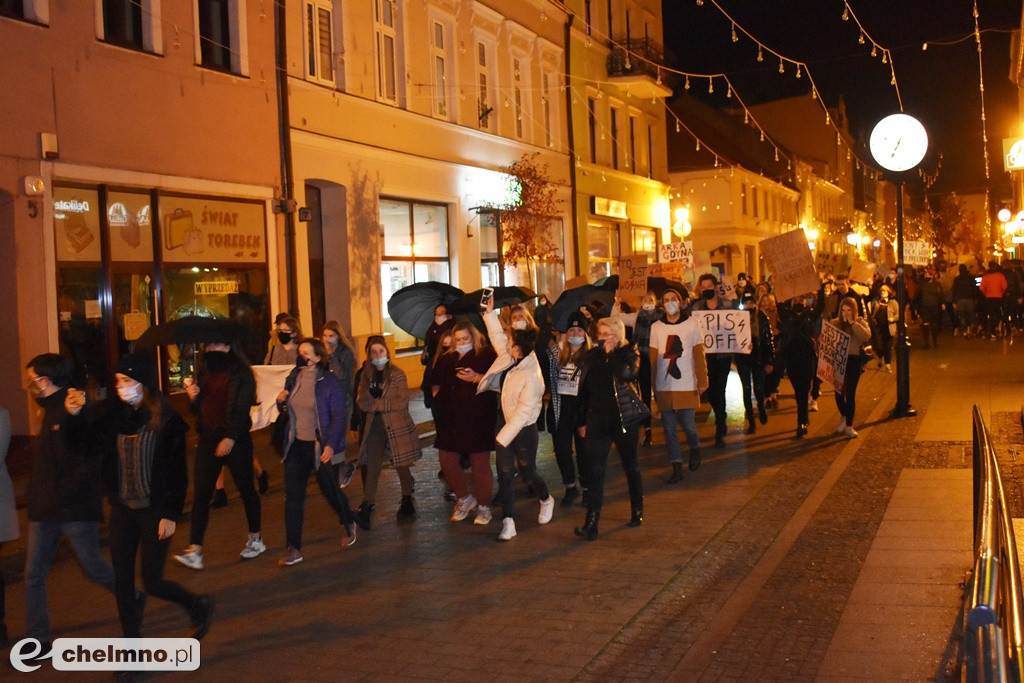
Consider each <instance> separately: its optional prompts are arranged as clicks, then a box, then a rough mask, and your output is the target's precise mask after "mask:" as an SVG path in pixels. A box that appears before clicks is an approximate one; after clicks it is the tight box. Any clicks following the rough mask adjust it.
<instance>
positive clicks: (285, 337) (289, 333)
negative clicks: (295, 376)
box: [263, 315, 302, 365]
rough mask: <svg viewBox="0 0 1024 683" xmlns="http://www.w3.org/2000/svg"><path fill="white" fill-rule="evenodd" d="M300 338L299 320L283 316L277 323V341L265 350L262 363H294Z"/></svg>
mask: <svg viewBox="0 0 1024 683" xmlns="http://www.w3.org/2000/svg"><path fill="white" fill-rule="evenodd" d="M301 338H302V329H301V328H300V327H299V321H298V320H296V319H295V318H293V317H292V316H290V315H289V316H285V317H284V318H281V321H280V322H279V323H278V324H277V343H276V344H274V345H273V346H271V347H270V350H269V351H267V356H266V358H264V359H263V364H264V365H295V359H296V357H297V356H298V355H299V339H301Z"/></svg>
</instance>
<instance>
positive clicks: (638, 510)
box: [626, 500, 644, 526]
mask: <svg viewBox="0 0 1024 683" xmlns="http://www.w3.org/2000/svg"><path fill="white" fill-rule="evenodd" d="M643 523H644V503H643V500H641V501H640V504H639V505H633V506H632V516H631V517H630V518H629V521H628V522H626V526H640V525H641V524H643Z"/></svg>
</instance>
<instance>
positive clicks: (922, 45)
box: [921, 43, 928, 51]
mask: <svg viewBox="0 0 1024 683" xmlns="http://www.w3.org/2000/svg"><path fill="white" fill-rule="evenodd" d="M927 49H928V43H921V50H922V51H924V50H927Z"/></svg>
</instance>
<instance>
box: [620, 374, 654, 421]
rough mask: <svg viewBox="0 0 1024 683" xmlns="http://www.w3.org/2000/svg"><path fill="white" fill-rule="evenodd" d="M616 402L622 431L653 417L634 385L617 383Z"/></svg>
mask: <svg viewBox="0 0 1024 683" xmlns="http://www.w3.org/2000/svg"><path fill="white" fill-rule="evenodd" d="M614 387H615V401H616V403H618V405H619V418H620V419H621V420H622V431H626V427H632V426H633V425H635V424H639V423H641V422H643V421H644V420H647V419H648V418H650V417H651V409H650V408H648V407H647V406H646V405H645V404H644V402H643V401H641V400H640V396H639V394H638V392H637V390H636V388H635V387H634V386H633V384H632V383H626V382H615V383H614Z"/></svg>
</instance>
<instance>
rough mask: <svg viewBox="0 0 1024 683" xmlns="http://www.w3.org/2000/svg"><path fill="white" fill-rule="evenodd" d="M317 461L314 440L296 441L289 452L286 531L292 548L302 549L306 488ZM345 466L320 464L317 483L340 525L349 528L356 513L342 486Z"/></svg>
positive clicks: (285, 514)
mask: <svg viewBox="0 0 1024 683" xmlns="http://www.w3.org/2000/svg"><path fill="white" fill-rule="evenodd" d="M315 458H316V455H315V449H314V448H313V442H312V441H299V440H298V439H296V440H295V441H293V442H292V446H291V448H290V449H288V456H287V457H286V458H285V461H284V529H285V542H286V543H287V544H288V546H289V547H291V548H295V549H296V550H302V523H303V522H304V521H305V516H306V486H307V484H309V474H310V472H312V471H313V467H314V465H315V463H314V459H315ZM340 471H341V463H338V464H337V465H331V464H330V463H327V464H324V463H320V466H319V467H317V468H316V483H317V484H318V485H319V486H320V492H321V493H322V494H323V495H324V499H325V500H327V504H328V505H330V506H331V509H332V510H334V513H335V514H336V515H338V523H339V524H341V525H342V526H347V525H348V524H351V523H352V512H351V510H349V506H348V496H346V495H345V492H344V491H342V490H341V487H340V486H339V481H340V479H339V473H340Z"/></svg>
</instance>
